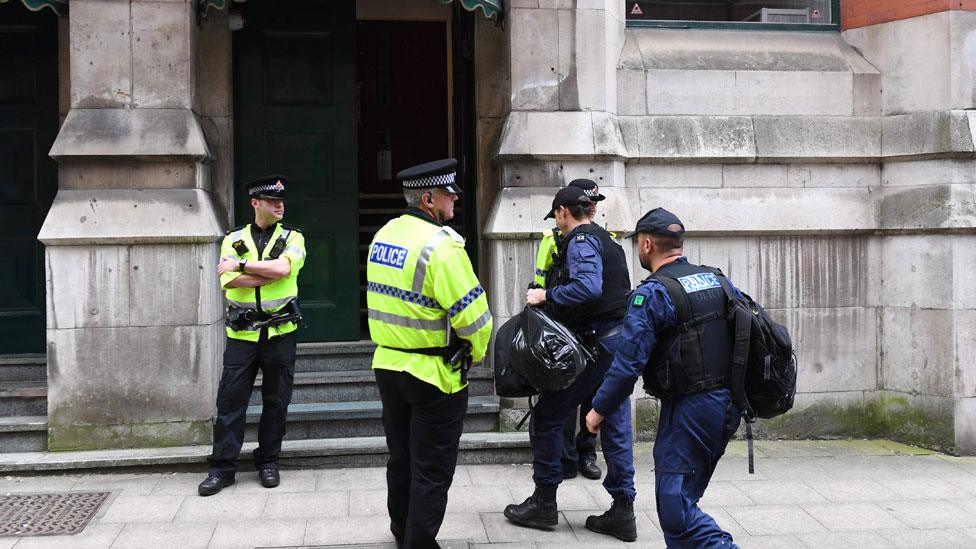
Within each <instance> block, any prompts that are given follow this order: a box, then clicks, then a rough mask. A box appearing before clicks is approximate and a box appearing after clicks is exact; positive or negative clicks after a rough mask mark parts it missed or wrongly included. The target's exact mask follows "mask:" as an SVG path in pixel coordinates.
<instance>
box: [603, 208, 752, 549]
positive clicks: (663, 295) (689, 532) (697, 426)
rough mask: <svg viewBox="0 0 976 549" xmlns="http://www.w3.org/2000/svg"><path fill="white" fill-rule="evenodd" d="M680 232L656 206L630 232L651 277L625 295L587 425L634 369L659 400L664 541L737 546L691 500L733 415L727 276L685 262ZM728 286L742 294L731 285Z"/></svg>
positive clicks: (627, 383)
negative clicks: (613, 344)
mask: <svg viewBox="0 0 976 549" xmlns="http://www.w3.org/2000/svg"><path fill="white" fill-rule="evenodd" d="M684 232H685V227H684V225H683V224H682V223H681V221H680V220H679V219H678V217H677V216H675V215H674V214H672V213H671V212H669V211H667V210H665V209H664V208H656V209H653V210H651V211H649V212H647V213H646V214H645V215H644V216H643V217H642V218H640V220H639V221H638V222H637V227H636V230H635V231H634V233H632V234H631V235H629V236H630V237H633V236H635V235H636V237H637V251H638V257H639V258H640V262H641V266H642V267H644V268H645V269H647V270H649V271H650V272H651V276H650V277H648V278H647V279H645V280H644V281H643V282H642V283H641V284H640V286H638V287H637V289H636V290H634V292H633V293H632V294H631V296H630V298H629V301H628V308H627V316H626V317H625V319H624V323H623V327H622V331H621V338H620V345H619V346H618V348H617V353H616V354H615V355H614V360H613V364H612V365H611V366H610V369H609V371H608V372H607V375H606V379H605V380H604V381H603V384H602V385H601V386H600V388H599V390H598V391H597V394H596V396H594V397H593V409H592V410H591V411H590V413H589V414H588V415H587V418H586V422H587V427H588V428H589V429H590V430H591V431H593V432H597V431H599V430H600V427H601V424H603V423H604V416H606V415H607V414H610V413H612V412H613V411H614V410H616V409H617V407H618V406H619V405H620V403H621V402H624V401H625V400H626V399H627V398H628V396H629V395H630V393H631V391H633V388H634V383H635V382H636V381H637V378H638V377H640V376H641V375H642V374H643V377H644V388H645V389H646V390H647V391H648V392H650V393H651V394H652V395H654V396H655V397H657V398H659V399H660V400H661V410H660V414H661V415H660V420H659V423H658V430H657V439H656V440H655V443H654V476H655V486H654V489H655V496H656V501H657V513H658V519H659V520H660V523H661V530H662V531H663V532H664V539H665V542H666V543H667V546H668V547H669V548H698V547H736V546H735V544H734V543H733V542H732V536H731V535H730V534H729V533H728V532H726V531H724V530H723V529H722V528H721V527H720V526H719V525H718V524H717V523H716V522H715V520H714V519H713V518H712V517H710V516H709V515H708V514H706V513H705V512H704V511H702V510H701V509H700V508H699V507H698V501H699V499H701V497H702V494H704V492H705V488H706V487H707V486H708V481H709V479H711V476H712V473H713V472H714V471H715V466H716V465H717V464H718V460H719V458H721V457H722V454H723V453H724V452H725V447H726V445H727V444H728V442H729V439H731V437H732V435H733V434H735V431H736V430H737V429H738V427H739V421H740V411H739V408H738V407H737V406H736V405H735V404H734V403H733V400H732V393H731V389H730V383H731V377H732V376H731V373H732V357H733V348H734V338H733V335H734V334H733V332H732V329H731V328H730V324H729V322H728V320H727V318H728V294H727V293H726V290H724V289H723V287H722V283H723V282H726V283H727V281H723V279H724V278H725V277H724V275H722V274H721V273H720V272H719V271H718V270H717V269H711V268H709V267H702V266H699V265H694V264H692V263H689V262H688V259H687V258H686V257H684V254H683V251H682V246H683V240H684ZM727 284H728V283H727ZM727 289H728V291H729V293H730V294H732V295H735V296H737V297H741V293H740V292H739V291H738V290H737V289H735V287H734V286H732V285H731V284H728V286H727ZM645 366H646V368H645ZM604 428H605V427H604Z"/></svg>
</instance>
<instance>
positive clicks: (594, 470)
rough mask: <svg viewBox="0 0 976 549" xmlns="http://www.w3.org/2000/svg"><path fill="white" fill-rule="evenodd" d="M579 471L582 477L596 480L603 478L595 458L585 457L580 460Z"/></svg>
mask: <svg viewBox="0 0 976 549" xmlns="http://www.w3.org/2000/svg"><path fill="white" fill-rule="evenodd" d="M579 471H580V473H583V476H584V477H586V478H588V479H592V480H597V479H599V478H600V477H601V476H603V471H601V470H600V466H599V465H597V464H596V456H585V457H582V458H580V462H579Z"/></svg>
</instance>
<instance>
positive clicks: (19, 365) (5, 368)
mask: <svg viewBox="0 0 976 549" xmlns="http://www.w3.org/2000/svg"><path fill="white" fill-rule="evenodd" d="M45 379H47V356H46V355H44V354H29V355H0V382H7V381H44V380H45Z"/></svg>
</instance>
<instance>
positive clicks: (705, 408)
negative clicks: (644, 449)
mask: <svg viewBox="0 0 976 549" xmlns="http://www.w3.org/2000/svg"><path fill="white" fill-rule="evenodd" d="M739 420H740V418H739V409H738V408H737V407H736V406H735V405H734V404H732V395H731V393H730V392H729V390H728V389H724V388H723V389H713V390H710V391H704V392H701V393H695V394H692V395H687V396H683V397H678V398H673V399H671V398H665V399H662V400H661V418H660V421H659V422H658V430H657V439H656V440H655V442H654V480H655V486H654V491H655V497H656V501H657V517H658V520H659V521H660V522H661V530H662V531H663V532H664V541H665V542H666V543H667V546H668V547H669V548H671V549H683V548H689V549H692V548H694V549H698V548H711V547H737V546H736V545H735V544H734V543H733V542H732V536H731V535H730V534H729V533H728V532H726V531H724V530H722V528H721V527H719V525H718V523H716V522H715V519H713V518H712V517H710V516H709V515H708V514H706V513H705V512H704V511H702V510H701V509H700V508H699V507H698V501H699V500H700V499H701V497H702V495H703V494H704V493H705V488H706V487H707V486H708V481H709V480H711V478H712V473H713V472H715V466H716V465H717V464H718V460H719V458H721V457H722V454H724V453H725V447H726V446H727V445H728V443H729V439H730V438H732V435H734V434H735V431H736V430H737V429H738V428H739Z"/></svg>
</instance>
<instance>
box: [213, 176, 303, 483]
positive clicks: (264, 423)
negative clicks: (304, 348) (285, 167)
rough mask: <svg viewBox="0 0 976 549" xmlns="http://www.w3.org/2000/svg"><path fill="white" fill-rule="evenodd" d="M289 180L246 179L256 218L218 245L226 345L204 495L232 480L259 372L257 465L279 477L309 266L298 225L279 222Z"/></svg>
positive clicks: (265, 476) (261, 472) (262, 473)
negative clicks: (301, 279)
mask: <svg viewBox="0 0 976 549" xmlns="http://www.w3.org/2000/svg"><path fill="white" fill-rule="evenodd" d="M287 182H288V181H287V179H285V177H284V176H282V175H269V176H265V177H261V178H259V179H255V180H254V181H251V182H249V183H248V184H247V185H245V189H246V190H247V194H248V197H249V199H250V202H251V207H252V208H253V209H254V223H249V224H247V225H244V226H241V227H235V228H233V229H231V230H229V231H227V235H226V236H225V237H224V241H223V243H222V244H221V246H220V264H219V265H217V272H218V274H219V275H220V285H221V286H222V287H223V288H224V290H225V291H226V294H227V303H228V310H227V346H226V348H225V349H224V369H223V373H222V375H221V377H220V386H219V388H218V390H217V418H216V420H215V422H214V435H213V437H214V440H213V453H212V454H211V455H210V468H209V475H208V476H207V478H206V480H204V481H203V482H201V483H200V486H199V487H198V489H197V491H198V493H199V494H200V495H201V496H210V495H213V494H216V493H217V492H219V491H220V490H221V489H223V488H224V487H226V486H230V485H231V484H234V478H235V473H236V472H237V456H238V454H240V452H241V445H242V444H243V443H244V427H245V419H246V414H247V403H248V400H249V399H250V396H251V388H252V387H253V386H254V378H255V376H257V373H258V370H261V373H262V376H263V377H262V382H261V398H262V407H261V423H260V424H259V426H258V447H257V448H256V449H255V450H254V465H255V467H256V468H257V469H258V477H259V478H260V480H261V485H262V486H264V487H265V488H274V487H275V486H278V483H279V482H280V476H279V473H278V454H279V453H280V452H281V440H282V438H283V437H284V436H285V418H286V416H287V414H288V403H289V402H291V391H292V383H293V381H294V378H295V349H296V333H295V332H296V330H298V320H300V319H301V314H300V312H299V310H298V301H297V300H298V272H299V271H300V270H301V268H302V265H304V264H305V238H304V237H303V236H302V233H301V231H299V230H298V229H296V228H294V227H291V226H289V225H285V224H284V223H281V219H282V217H284V215H285V185H286V184H287Z"/></svg>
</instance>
